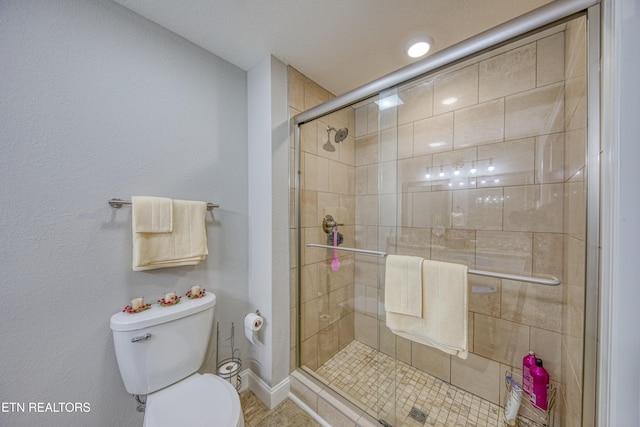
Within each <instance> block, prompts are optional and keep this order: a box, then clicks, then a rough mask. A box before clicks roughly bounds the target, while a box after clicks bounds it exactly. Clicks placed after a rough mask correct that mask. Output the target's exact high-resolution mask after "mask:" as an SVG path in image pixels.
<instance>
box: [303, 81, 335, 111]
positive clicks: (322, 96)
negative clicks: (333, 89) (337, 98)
mask: <svg viewBox="0 0 640 427" xmlns="http://www.w3.org/2000/svg"><path fill="white" fill-rule="evenodd" d="M331 98H333V96H332V95H331V94H330V93H329V91H327V90H325V89H323V88H322V87H320V86H319V85H318V84H317V83H314V82H313V81H311V80H309V79H308V78H305V79H304V109H303V111H304V110H308V109H309V108H313V107H315V106H316V105H319V104H322V103H323V102H327V101H328V100H329V99H331Z"/></svg>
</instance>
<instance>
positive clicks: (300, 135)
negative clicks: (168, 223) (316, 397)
mask: <svg viewBox="0 0 640 427" xmlns="http://www.w3.org/2000/svg"><path fill="white" fill-rule="evenodd" d="M594 19H595V18H593V12H591V15H587V13H586V12H585V13H579V14H575V15H572V16H571V17H569V18H566V19H562V20H560V21H556V22H554V23H553V25H546V26H544V28H540V29H538V30H536V31H532V32H527V34H526V35H521V36H518V37H513V38H511V39H510V40H509V42H508V43H501V44H500V45H498V46H494V47H493V48H491V49H484V50H482V52H476V53H474V54H472V55H471V54H470V55H466V56H465V57H464V58H462V59H460V60H456V61H453V62H451V63H449V64H447V65H446V66H443V67H436V68H435V69H434V70H432V71H429V72H427V73H425V74H423V75H421V76H416V78H412V79H410V80H409V81H406V82H403V83H400V84H396V85H393V86H392V87H389V88H384V90H380V91H378V92H377V93H375V94H374V95H373V96H370V97H368V98H366V99H364V100H358V102H355V103H349V104H348V105H345V106H341V107H342V108H339V109H333V110H332V111H331V112H329V113H328V114H321V115H317V116H314V117H311V118H310V119H308V120H302V121H300V122H299V123H298V129H297V130H296V138H295V139H296V146H295V158H296V166H295V169H296V171H297V172H298V176H297V179H296V188H295V201H296V202H295V206H296V212H295V221H296V222H295V223H296V228H297V242H295V244H296V246H297V250H298V252H297V253H298V256H297V265H296V269H295V270H296V272H297V283H298V290H297V295H298V305H297V306H298V313H299V315H298V318H299V324H298V329H297V330H298V340H297V350H298V366H299V367H300V368H301V369H302V370H304V371H305V372H306V373H307V374H308V375H311V376H314V377H315V378H317V379H319V380H320V381H322V382H323V383H324V384H326V385H328V386H329V387H330V388H331V389H332V390H334V391H335V392H336V393H339V394H340V395H342V396H343V397H344V398H345V399H347V400H348V401H350V402H351V403H352V404H354V405H356V406H357V407H359V408H360V409H361V410H363V411H365V412H366V413H367V414H369V415H370V416H371V417H372V418H374V419H375V420H379V422H380V423H381V424H382V425H393V426H413V425H416V426H419V425H467V424H468V425H479V426H480V425H482V426H484V425H487V426H488V425H491V426H496V425H502V409H501V407H503V406H504V403H505V399H506V394H507V391H506V390H507V387H506V386H505V375H507V374H510V375H512V376H513V377H515V378H519V375H520V374H521V366H522V365H521V363H522V357H523V356H524V355H525V354H527V352H528V351H529V350H534V351H535V352H536V355H537V356H538V357H540V358H542V359H543V360H544V366H545V368H546V369H547V370H548V371H549V373H550V376H551V383H552V389H553V391H552V394H553V395H554V402H553V405H552V406H553V409H552V410H551V411H549V413H545V412H544V411H535V410H532V411H531V413H529V412H527V410H528V409H527V408H523V410H521V415H523V416H522V417H521V423H522V425H543V424H547V425H554V424H555V425H562V426H574V425H575V426H579V425H582V419H583V416H584V417H589V414H588V411H586V412H585V415H583V403H582V402H583V398H585V399H587V401H588V399H592V398H593V396H589V395H588V394H589V393H590V392H591V391H590V383H591V382H593V378H592V377H593V375H594V372H592V371H591V369H592V366H591V362H589V360H590V357H591V353H590V350H589V343H588V342H587V343H586V345H585V323H587V326H586V327H587V329H588V328H589V325H588V323H589V316H591V315H592V314H590V310H591V308H590V307H588V306H585V300H587V299H588V297H589V296H588V293H589V292H591V291H590V290H589V289H590V288H589V287H590V286H592V285H590V283H589V281H590V279H589V276H590V274H589V272H588V268H587V263H586V260H587V256H588V250H587V249H588V248H587V246H588V245H587V229H588V227H587V192H588V182H589V181H588V178H587V177H588V176H589V174H588V173H587V172H589V173H591V174H595V175H593V176H595V177H596V178H597V171H588V170H587V169H588V168H587V166H588V164H589V161H588V159H589V156H594V155H595V154H594V153H593V152H592V150H593V149H592V148H591V149H590V148H589V146H590V145H589V144H590V143H589V138H588V131H590V130H588V128H587V116H588V111H589V110H588V107H587V93H588V90H587V88H588V83H589V79H588V77H589V78H591V79H593V78H595V77H594V76H589V75H588V70H589V67H588V58H589V55H590V53H589V52H590V50H589V47H588V43H587V40H588V37H587V36H588V27H589V23H590V22H593V20H594ZM590 20H592V21H590ZM590 101H591V100H590ZM310 116H313V114H310ZM336 130H337V131H336ZM338 133H340V141H338ZM334 134H335V138H334ZM591 144H592V146H593V144H594V143H593V142H591ZM595 146H596V147H597V142H596V143H595ZM593 176H592V178H591V179H593ZM596 196H597V194H596ZM591 219H593V218H590V220H591ZM336 244H337V248H338V249H336V248H335V246H336ZM385 254H401V255H416V256H420V257H424V258H427V259H431V260H438V261H446V262H451V263H459V264H464V265H467V266H468V267H469V268H470V269H473V270H476V271H479V272H480V273H481V274H470V275H469V276H468V280H469V290H468V292H469V293H468V347H469V355H468V358H467V359H466V360H463V359H460V358H458V357H455V356H450V355H448V354H446V353H443V352H441V351H439V350H436V349H434V348H431V347H427V346H425V345H422V344H418V343H415V342H412V341H409V340H407V339H406V338H402V337H399V336H396V335H394V334H393V333H392V332H391V331H390V330H389V329H388V328H387V326H386V323H385V321H386V319H385V307H384V289H385V283H384V277H385V257H384V255H385ZM336 259H337V260H338V261H335V260H336ZM338 264H339V268H335V267H336V266H337V265H338ZM482 272H496V273H498V275H497V276H498V277H491V276H486V275H484V274H482ZM503 275H506V277H500V276H503ZM518 276H522V277H518ZM530 277H532V278H534V280H533V283H531V282H529V281H528V278H530ZM535 278H540V279H541V280H539V281H536V280H535ZM555 278H557V279H558V280H557V281H556V280H555ZM591 280H592V279H591ZM558 282H559V284H558V285H556V284H557V283H558ZM585 307H586V308H585ZM585 348H587V351H586V352H585V350H584V349H585ZM585 363H586V364H587V365H588V366H585ZM583 372H586V374H584V375H583ZM585 396H586V397H585Z"/></svg>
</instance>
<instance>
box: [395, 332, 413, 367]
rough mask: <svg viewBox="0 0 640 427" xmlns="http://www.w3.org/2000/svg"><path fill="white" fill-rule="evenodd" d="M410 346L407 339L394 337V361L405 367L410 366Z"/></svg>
mask: <svg viewBox="0 0 640 427" xmlns="http://www.w3.org/2000/svg"><path fill="white" fill-rule="evenodd" d="M411 344H412V343H411V341H409V340H408V339H406V338H402V337H399V336H396V359H398V360H399V361H400V362H403V363H406V364H407V365H411Z"/></svg>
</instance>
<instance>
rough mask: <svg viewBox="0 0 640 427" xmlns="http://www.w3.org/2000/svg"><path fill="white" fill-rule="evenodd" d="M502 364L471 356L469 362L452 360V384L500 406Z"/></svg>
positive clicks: (457, 359) (454, 358)
mask: <svg viewBox="0 0 640 427" xmlns="http://www.w3.org/2000/svg"><path fill="white" fill-rule="evenodd" d="M500 378H501V376H500V363H498V362H495V361H493V360H489V359H486V358H484V357H480V356H476V355H475V354H469V357H468V358H467V360H462V359H460V358H458V357H452V358H451V384H453V385H455V386H457V387H460V388H462V389H463V390H467V391H469V392H471V393H473V394H475V395H477V396H480V397H481V398H483V399H486V400H488V401H490V402H493V403H495V404H497V405H499V404H500V393H499V390H500V387H501V385H502V384H501V382H500Z"/></svg>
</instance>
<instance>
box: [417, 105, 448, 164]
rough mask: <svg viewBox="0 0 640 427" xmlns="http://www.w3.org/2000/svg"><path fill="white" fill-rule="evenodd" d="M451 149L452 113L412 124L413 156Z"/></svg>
mask: <svg viewBox="0 0 640 427" xmlns="http://www.w3.org/2000/svg"><path fill="white" fill-rule="evenodd" d="M452 148H453V113H446V114H440V115H438V116H433V117H429V118H426V119H423V120H420V121H417V122H415V123H414V124H413V153H414V155H417V156H419V155H421V154H431V153H438V152H441V151H448V150H451V149H452Z"/></svg>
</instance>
